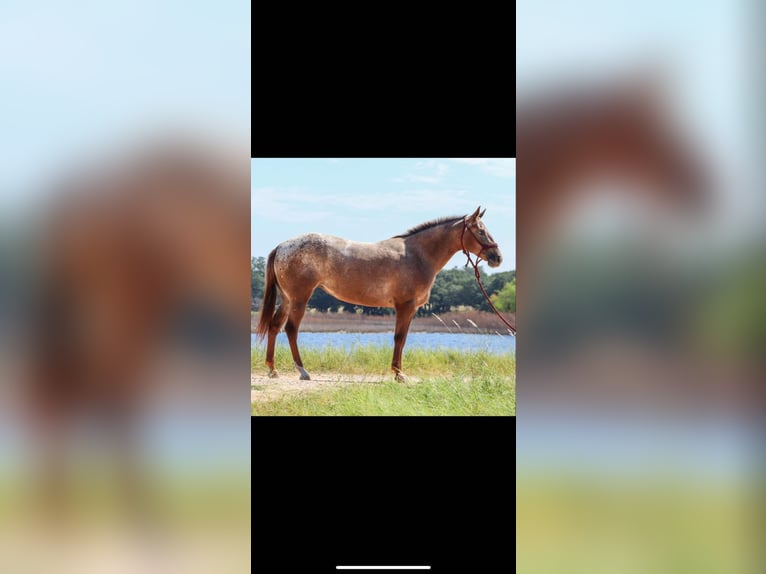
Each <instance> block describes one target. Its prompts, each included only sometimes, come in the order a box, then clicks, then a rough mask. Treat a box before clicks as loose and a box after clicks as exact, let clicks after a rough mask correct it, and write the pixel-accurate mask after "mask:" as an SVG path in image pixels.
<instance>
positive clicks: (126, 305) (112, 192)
mask: <svg viewBox="0 0 766 574" xmlns="http://www.w3.org/2000/svg"><path fill="white" fill-rule="evenodd" d="M240 163H241V165H240V166H237V165H236V164H235V165H230V162H227V161H223V159H222V158H217V157H215V156H214V155H213V154H210V153H209V151H208V150H202V149H198V148H196V147H193V146H191V145H182V146H179V145H175V144H172V145H170V146H167V145H165V146H162V145H159V146H153V147H152V148H151V149H149V150H144V151H143V152H142V153H139V154H138V156H137V157H133V158H127V159H125V158H122V159H120V161H118V162H115V163H114V164H111V163H109V164H106V165H100V166H99V168H98V169H93V170H91V171H90V172H86V173H84V175H82V176H78V177H77V178H76V179H71V180H69V182H68V183H67V184H66V185H65V186H64V188H63V189H59V190H58V193H57V194H56V196H55V197H54V200H53V201H52V202H51V204H50V205H49V207H48V208H47V213H46V215H45V217H44V220H43V222H42V225H41V231H42V233H41V236H40V237H39V239H38V249H37V261H38V266H37V282H36V286H35V288H34V289H33V293H32V294H31V297H32V307H31V311H32V316H33V320H32V321H31V329H30V333H29V335H30V338H29V341H28V352H29V355H30V356H29V372H28V374H29V378H28V381H27V385H26V387H25V388H24V390H25V394H26V397H27V405H28V407H29V408H28V410H27V413H28V414H29V417H30V421H31V422H32V424H33V427H34V428H35V429H36V430H37V436H38V438H39V439H40V441H41V444H42V446H43V449H44V454H45V456H44V459H43V463H44V470H43V479H44V480H45V481H46V496H47V500H48V502H49V503H50V505H51V508H52V509H55V508H58V507H60V506H61V504H62V503H64V502H65V501H66V499H67V497H68V494H67V493H66V492H65V490H64V486H63V485H64V483H65V476H66V474H67V472H68V470H71V469H67V466H71V461H70V457H69V455H68V454H67V453H68V452H69V447H70V446H71V444H70V443H71V442H72V440H71V439H72V437H73V435H74V434H75V433H76V428H77V427H78V426H80V425H81V424H82V423H83V422H85V421H97V422H98V423H99V424H101V425H102V427H103V429H104V430H105V433H104V434H106V436H107V437H109V436H111V437H112V440H113V441H114V446H115V447H116V448H114V449H112V452H114V453H116V454H117V455H118V456H119V457H121V458H122V459H123V462H124V472H123V473H122V475H123V477H124V478H125V480H126V481H127V482H128V483H129V484H128V488H127V491H126V492H127V493H128V494H130V492H134V495H132V498H133V499H136V498H140V495H139V494H135V493H138V492H139V491H140V490H141V489H140V488H139V487H138V486H137V482H136V481H135V480H134V479H135V474H136V472H137V469H136V459H135V456H134V455H135V453H134V452H133V451H134V445H133V435H134V433H135V431H136V430H137V427H138V425H139V416H140V415H141V414H142V413H143V412H144V409H145V408H146V407H148V406H150V405H151V403H152V400H153V399H152V397H153V396H155V395H153V394H152V393H153V392H154V391H157V389H156V388H153V386H152V385H153V384H155V383H156V378H155V379H153V378H152V377H153V371H152V367H153V366H155V365H156V361H162V360H163V358H166V357H167V356H168V355H169V351H170V349H171V347H172V346H173V344H174V343H173V341H177V340H178V339H179V337H178V335H179V333H180V332H181V331H183V332H182V333H180V334H181V338H183V337H186V338H187V339H188V338H190V337H189V336H190V335H191V336H198V337H197V338H198V339H200V337H199V335H200V331H206V332H205V333H202V335H203V336H207V341H208V344H212V343H213V342H215V340H216V339H221V337H225V335H226V334H227V333H229V334H232V336H231V338H230V339H231V340H235V339H237V340H245V339H244V338H245V335H246V331H247V330H249V322H248V319H247V318H248V314H247V310H248V308H249V296H248V287H247V281H248V257H249V248H248V245H249V218H248V215H247V214H248V212H249V194H248V189H249V181H248V175H249V174H248V170H247V169H246V167H247V166H248V164H247V163H246V162H240ZM242 167H245V169H242ZM203 316H204V317H206V319H205V321H207V325H217V328H213V329H211V328H207V329H206V328H204V327H202V328H199V325H201V324H203V323H204V321H201V320H199V319H200V317H203ZM195 317H196V318H195ZM190 318H191V320H190ZM211 318H212V319H211ZM192 324H194V325H197V327H191V328H190V327H189V325H192ZM192 331H193V332H192ZM235 332H236V336H234V333H235ZM230 339H229V338H226V341H228V340H230ZM219 342H220V341H219ZM203 346H204V344H203ZM152 381H154V382H152ZM187 392H188V390H187ZM216 393H220V389H217V390H216ZM131 476H132V477H133V478H131ZM134 502H135V503H136V504H137V506H140V504H138V503H139V501H138V500H134Z"/></svg>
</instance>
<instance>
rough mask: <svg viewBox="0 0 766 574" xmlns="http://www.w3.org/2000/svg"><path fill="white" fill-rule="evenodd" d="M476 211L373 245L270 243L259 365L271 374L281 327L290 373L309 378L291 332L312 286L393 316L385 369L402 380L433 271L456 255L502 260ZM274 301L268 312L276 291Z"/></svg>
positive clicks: (318, 238) (317, 238)
mask: <svg viewBox="0 0 766 574" xmlns="http://www.w3.org/2000/svg"><path fill="white" fill-rule="evenodd" d="M485 212H486V209H485V210H484V211H482V210H481V206H480V207H478V208H477V209H476V211H474V212H473V214H471V215H464V216H452V217H442V218H439V219H434V220H431V221H427V222H425V223H421V224H420V225H417V226H415V227H413V228H412V229H410V230H409V231H407V232H406V233H403V234H401V235H395V236H393V237H391V238H390V239H385V240H383V241H379V242H377V243H360V242H356V241H350V240H347V239H342V238H340V237H335V236H332V235H324V234H319V233H309V234H305V235H301V236H298V237H295V238H293V239H288V240H287V241H284V242H282V243H280V244H279V245H277V246H276V247H275V248H274V249H273V250H272V251H271V253H269V257H268V260H267V264H266V277H265V290H264V296H263V304H262V305H261V316H260V320H259V322H258V326H257V328H256V335H257V338H258V339H259V340H263V338H264V337H266V336H268V342H267V346H266V366H267V367H268V369H269V377H271V378H276V377H278V373H277V371H276V370H275V369H274V343H275V340H276V337H277V334H278V333H279V331H280V330H281V329H282V326H283V325H284V327H285V333H286V334H287V340H288V342H289V344H290V352H291V353H292V357H293V363H294V365H295V368H296V369H297V370H298V372H299V373H300V379H301V380H309V379H310V378H311V377H310V375H309V373H308V372H307V371H306V369H305V368H304V366H303V361H302V360H301V356H300V352H299V350H298V329H299V327H300V324H301V320H302V319H303V315H304V313H305V311H306V305H307V303H308V301H309V299H310V298H311V294H312V293H313V292H314V289H316V288H317V287H321V288H322V289H323V290H325V291H326V292H327V293H329V294H330V295H332V296H334V297H336V298H337V299H340V300H341V301H345V302H347V303H351V304H353V305H367V306H371V307H389V308H393V309H395V311H396V326H395V329H394V354H393V359H392V361H391V370H392V371H393V372H394V374H395V379H396V381H398V382H405V381H406V380H407V378H406V375H405V374H404V372H403V371H402V349H403V348H404V344H405V342H406V340H407V332H408V331H409V328H410V323H411V321H412V318H413V317H414V316H415V313H416V311H417V310H418V308H419V307H420V306H422V305H424V304H425V303H426V302H428V298H429V296H430V294H431V287H432V286H433V284H434V279H435V278H436V274H437V273H438V272H439V271H440V270H441V269H442V268H443V267H444V266H445V265H446V264H447V262H448V261H449V260H450V259H451V258H452V256H453V255H454V254H455V253H457V252H459V251H461V250H462V251H463V252H466V253H468V252H470V253H472V254H474V255H476V257H478V258H480V259H485V260H486V261H487V264H488V265H489V266H490V267H497V266H499V265H500V264H501V263H502V260H503V257H502V254H501V253H500V248H499V247H498V245H497V243H495V241H494V239H492V235H491V234H490V232H489V230H488V229H487V228H486V226H485V225H484V222H483V221H482V217H483V216H484V213H485ZM278 293H279V294H280V295H281V304H280V306H279V308H278V309H277V310H276V312H275V311H274V308H275V306H276V301H277V294H278Z"/></svg>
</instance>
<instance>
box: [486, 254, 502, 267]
mask: <svg viewBox="0 0 766 574" xmlns="http://www.w3.org/2000/svg"><path fill="white" fill-rule="evenodd" d="M502 262H503V256H502V255H500V252H499V251H492V252H488V253H487V265H489V266H490V267H498V266H499V265H500V264H501V263H502Z"/></svg>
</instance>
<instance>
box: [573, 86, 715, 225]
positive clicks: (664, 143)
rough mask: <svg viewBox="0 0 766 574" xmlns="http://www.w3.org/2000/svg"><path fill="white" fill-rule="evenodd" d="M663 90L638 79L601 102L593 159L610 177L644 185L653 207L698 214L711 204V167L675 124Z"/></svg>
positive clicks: (595, 125) (594, 130)
mask: <svg viewBox="0 0 766 574" xmlns="http://www.w3.org/2000/svg"><path fill="white" fill-rule="evenodd" d="M650 80H651V78H650ZM662 88H663V86H662V84H659V85H658V84H657V83H656V82H653V81H647V80H645V79H643V78H638V81H633V82H630V83H628V85H627V86H625V87H622V89H621V90H618V91H617V93H616V94H613V95H612V94H610V95H608V96H607V97H606V98H605V99H604V100H603V101H601V102H599V103H600V106H601V107H600V113H599V114H597V115H598V118H599V120H598V121H596V120H594V123H593V126H592V128H591V133H592V134H593V136H594V137H593V145H594V149H593V150H592V151H593V152H594V153H593V154H592V156H591V157H593V158H595V159H596V162H595V163H597V164H598V165H599V166H601V167H602V168H603V171H604V172H605V174H606V175H617V176H618V177H619V176H623V178H624V177H625V176H627V177H629V178H630V179H632V180H633V181H636V182H637V183H639V184H641V188H642V189H643V192H644V195H645V196H646V198H647V199H648V200H649V201H650V202H652V203H654V204H655V205H658V206H660V207H661V208H668V209H670V210H672V211H681V212H686V213H691V214H693V213H697V212H698V211H699V210H701V209H703V208H704V207H705V206H706V205H708V204H709V200H710V197H709V196H710V191H711V190H710V184H711V182H710V181H709V173H708V169H707V167H706V166H705V164H704V163H703V160H702V158H701V157H700V156H699V155H698V150H697V149H696V146H695V145H694V142H693V141H692V140H691V138H689V137H688V135H686V134H684V133H683V130H682V129H681V126H679V125H676V123H675V122H674V119H675V118H674V117H673V115H672V114H671V113H670V110H669V109H668V108H667V106H666V102H665V101H664V100H665V98H664V93H663V90H662ZM584 133H587V132H584ZM585 145H586V144H583V146H585Z"/></svg>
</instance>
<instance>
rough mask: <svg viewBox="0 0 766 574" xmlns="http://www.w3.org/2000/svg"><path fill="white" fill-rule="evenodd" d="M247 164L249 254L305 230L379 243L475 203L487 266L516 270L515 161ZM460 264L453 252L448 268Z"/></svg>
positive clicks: (464, 210)
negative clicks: (488, 249) (486, 234)
mask: <svg viewBox="0 0 766 574" xmlns="http://www.w3.org/2000/svg"><path fill="white" fill-rule="evenodd" d="M251 168H252V170H251V223H252V225H251V252H252V254H253V255H254V256H264V257H265V256H266V255H268V253H269V251H271V250H272V249H273V248H274V247H275V246H276V245H277V244H278V243H281V242H282V241H284V240H286V239H289V238H291V237H295V236H296V235H301V234H303V233H309V232H318V233H327V234H330V235H337V236H339V237H345V238H347V239H353V240H356V241H367V242H373V241H380V240H382V239H386V238H388V237H391V236H393V235H396V234H398V233H402V232H404V231H406V230H407V229H409V228H410V227H413V226H414V225H417V224H418V223H421V222H423V221H427V220H429V219H434V218H436V217H442V216H447V215H464V214H466V213H471V212H472V211H473V210H475V209H476V208H477V207H478V206H479V205H481V206H482V208H486V209H487V213H486V214H485V216H484V222H485V224H486V225H487V227H488V228H489V230H490V233H492V235H493V237H494V238H495V241H496V242H497V243H498V244H499V245H500V249H501V251H502V253H503V264H502V265H501V266H500V267H498V268H497V269H495V270H492V271H510V270H512V269H515V268H516V160H515V159H479V158H468V159H414V158H407V159H390V158H385V159H356V158H355V159H329V158H321V159H272V158H269V159H263V158H261V159H253V160H252V164H251ZM464 264H465V256H463V255H462V254H458V255H456V256H455V257H454V258H453V259H452V260H451V261H450V262H449V263H448V264H447V268H451V267H453V266H456V265H460V266H462V265H464ZM485 268H486V266H485Z"/></svg>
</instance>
